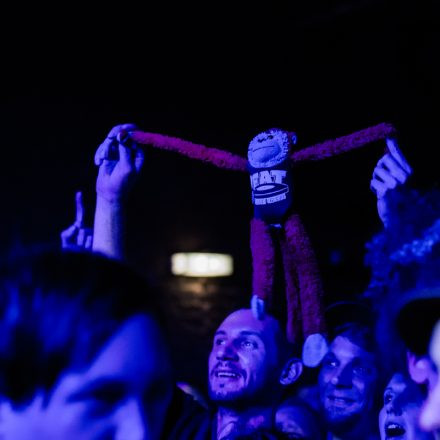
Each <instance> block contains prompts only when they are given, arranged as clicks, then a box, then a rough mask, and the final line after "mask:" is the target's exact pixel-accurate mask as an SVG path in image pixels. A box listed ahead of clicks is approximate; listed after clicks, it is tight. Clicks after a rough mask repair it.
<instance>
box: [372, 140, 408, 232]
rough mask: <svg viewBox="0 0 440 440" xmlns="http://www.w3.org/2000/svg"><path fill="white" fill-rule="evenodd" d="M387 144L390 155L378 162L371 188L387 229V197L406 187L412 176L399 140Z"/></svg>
mask: <svg viewBox="0 0 440 440" xmlns="http://www.w3.org/2000/svg"><path fill="white" fill-rule="evenodd" d="M386 144H387V148H388V153H387V154H385V155H384V156H383V157H382V158H381V159H380V160H379V162H377V165H376V167H375V168H374V171H373V177H372V179H371V182H370V188H371V190H372V191H373V192H374V193H375V194H376V196H377V213H378V214H379V217H380V219H381V220H382V223H383V224H384V226H385V227H387V226H388V223H389V220H388V217H389V212H388V206H387V201H386V197H385V196H386V195H387V194H388V193H389V192H390V191H392V190H394V189H395V188H397V187H398V186H401V185H404V184H405V182H406V181H407V180H408V178H409V177H410V176H411V174H412V168H411V166H410V165H409V163H408V162H407V160H406V159H405V157H404V156H403V154H402V152H401V151H400V149H399V146H398V144H397V140H396V139H393V138H387V139H386Z"/></svg>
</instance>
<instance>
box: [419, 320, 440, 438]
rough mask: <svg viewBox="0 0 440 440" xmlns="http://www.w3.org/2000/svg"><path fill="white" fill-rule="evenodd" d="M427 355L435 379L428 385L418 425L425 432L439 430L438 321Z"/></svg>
mask: <svg viewBox="0 0 440 440" xmlns="http://www.w3.org/2000/svg"><path fill="white" fill-rule="evenodd" d="M429 354H430V356H431V359H432V361H433V363H434V366H435V369H436V373H437V374H436V378H435V381H434V380H433V381H432V382H431V383H430V384H429V385H430V389H429V394H428V399H427V401H426V404H425V406H424V407H423V409H422V413H421V417H420V424H421V426H422V427H423V428H424V429H426V430H427V431H432V430H439V429H440V380H439V379H438V372H439V371H440V321H439V322H437V324H436V326H435V327H434V330H433V332H432V337H431V343H430V347H429Z"/></svg>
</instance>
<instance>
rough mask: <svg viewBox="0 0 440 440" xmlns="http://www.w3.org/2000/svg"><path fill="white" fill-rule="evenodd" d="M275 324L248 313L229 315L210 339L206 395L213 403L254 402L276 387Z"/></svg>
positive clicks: (276, 333) (276, 344)
mask: <svg viewBox="0 0 440 440" xmlns="http://www.w3.org/2000/svg"><path fill="white" fill-rule="evenodd" d="M279 332H281V330H280V328H279V325H278V323H277V321H276V320H275V319H274V318H271V317H269V316H266V318H265V319H263V320H258V319H256V318H255V317H254V316H253V315H252V312H251V311H250V310H238V311H236V312H234V313H232V314H231V315H229V316H228V317H227V318H226V319H225V320H224V321H223V323H222V324H221V325H220V327H219V328H218V330H217V332H216V333H215V336H214V341H213V347H212V350H211V353H210V356H209V394H210V397H211V399H212V400H213V401H215V402H217V403H226V402H235V403H238V402H243V401H247V400H249V399H252V400H257V399H258V397H259V396H262V395H263V394H264V391H266V390H267V389H268V388H269V387H273V386H276V384H277V381H278V377H279V373H280V365H279V347H278V345H279V344H278V343H277V340H278V339H277V336H278V335H279Z"/></svg>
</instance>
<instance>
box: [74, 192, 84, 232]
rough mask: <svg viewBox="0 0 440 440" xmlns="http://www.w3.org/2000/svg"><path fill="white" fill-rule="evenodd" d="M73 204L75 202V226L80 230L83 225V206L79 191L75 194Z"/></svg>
mask: <svg viewBox="0 0 440 440" xmlns="http://www.w3.org/2000/svg"><path fill="white" fill-rule="evenodd" d="M75 202H76V217H75V225H76V226H77V227H78V228H81V227H82V226H83V224H84V205H83V196H82V192H81V191H78V192H77V193H76V195H75Z"/></svg>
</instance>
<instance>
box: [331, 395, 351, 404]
mask: <svg viewBox="0 0 440 440" xmlns="http://www.w3.org/2000/svg"><path fill="white" fill-rule="evenodd" d="M328 399H329V400H330V402H332V403H333V404H334V405H337V406H339V405H340V406H349V405H351V404H352V403H353V402H354V399H351V398H349V397H344V396H328Z"/></svg>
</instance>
